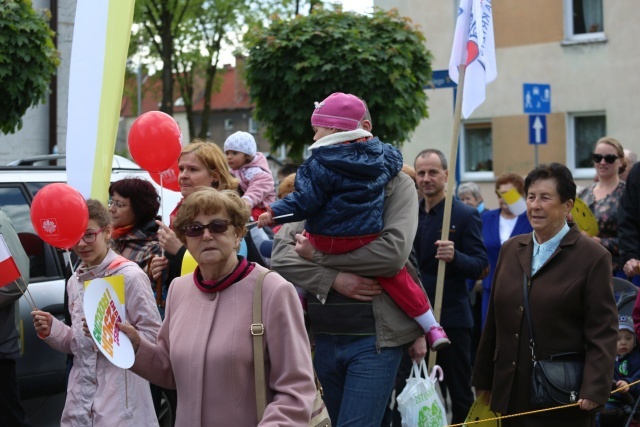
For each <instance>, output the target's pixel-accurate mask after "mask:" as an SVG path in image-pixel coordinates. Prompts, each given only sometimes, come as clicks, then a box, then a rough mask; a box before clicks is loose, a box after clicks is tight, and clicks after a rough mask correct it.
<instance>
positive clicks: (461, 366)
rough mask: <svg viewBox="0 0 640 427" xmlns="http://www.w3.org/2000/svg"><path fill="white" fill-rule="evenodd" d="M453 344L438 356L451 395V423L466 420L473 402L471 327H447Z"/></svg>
mask: <svg viewBox="0 0 640 427" xmlns="http://www.w3.org/2000/svg"><path fill="white" fill-rule="evenodd" d="M445 331H446V332H447V336H448V337H449V339H450V340H451V345H450V346H448V347H446V348H444V349H442V350H440V351H439V352H438V356H437V357H436V364H438V365H439V366H440V367H441V368H442V370H443V372H444V381H443V382H444V384H445V385H446V387H447V391H448V392H449V395H450V396H451V414H452V416H451V423H452V424H458V423H462V422H464V420H465V418H466V417H467V414H468V413H469V408H471V405H472V404H473V400H474V397H473V391H472V390H471V357H470V353H471V329H469V328H446V327H445Z"/></svg>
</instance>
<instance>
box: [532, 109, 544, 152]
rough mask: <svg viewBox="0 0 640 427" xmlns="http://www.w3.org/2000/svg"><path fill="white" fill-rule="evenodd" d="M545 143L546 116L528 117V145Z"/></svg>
mask: <svg viewBox="0 0 640 427" xmlns="http://www.w3.org/2000/svg"><path fill="white" fill-rule="evenodd" d="M546 143H547V116H543V115H534V116H529V144H531V145H543V144H546Z"/></svg>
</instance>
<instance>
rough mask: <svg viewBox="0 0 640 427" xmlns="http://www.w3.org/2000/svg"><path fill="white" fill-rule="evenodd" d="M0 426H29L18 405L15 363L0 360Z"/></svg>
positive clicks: (18, 396)
mask: <svg viewBox="0 0 640 427" xmlns="http://www.w3.org/2000/svg"><path fill="white" fill-rule="evenodd" d="M0 426H7V427H9V426H11V427H13V426H16V427H22V426H29V427H30V426H31V423H30V422H29V420H27V416H26V414H25V413H24V410H23V409H22V405H20V391H19V390H18V377H17V375H16V361H15V360H13V359H0Z"/></svg>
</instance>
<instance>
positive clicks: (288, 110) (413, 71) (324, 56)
mask: <svg viewBox="0 0 640 427" xmlns="http://www.w3.org/2000/svg"><path fill="white" fill-rule="evenodd" d="M245 40H246V41H247V46H248V48H249V58H248V60H247V64H246V78H247V84H248V86H249V88H250V93H251V98H252V100H253V102H255V103H256V112H255V115H256V119H257V120H259V121H260V123H261V124H262V125H264V126H265V129H266V132H265V135H266V137H267V138H268V139H269V140H270V142H271V145H272V147H273V148H275V147H277V146H279V145H281V144H284V145H286V146H287V147H288V148H289V155H290V156H291V157H293V158H299V156H300V155H301V153H302V149H303V146H304V144H308V143H310V142H311V137H312V132H311V125H310V117H311V113H312V112H313V103H314V101H321V100H323V99H324V98H326V97H327V96H328V95H329V94H331V93H332V92H346V93H352V94H354V95H357V96H359V97H361V98H362V99H364V100H365V101H366V102H367V104H368V106H369V109H370V112H371V116H372V119H373V126H374V133H375V134H376V135H378V136H379V137H380V138H381V139H382V140H383V141H385V142H390V143H393V144H396V145H400V144H401V143H402V142H404V141H406V140H407V139H408V137H409V134H410V133H411V132H412V131H413V130H414V129H415V128H416V126H417V125H418V124H419V122H420V120H421V119H423V118H425V117H427V116H428V115H427V105H426V99H427V98H426V94H425V92H424V89H423V87H424V85H425V84H426V82H427V81H429V79H430V76H431V54H430V53H429V52H428V51H427V49H426V47H425V38H424V36H423V34H422V33H421V32H420V31H418V30H417V29H416V28H415V27H414V26H413V25H412V23H411V21H410V20H409V19H408V18H403V17H401V16H399V15H398V13H397V11H396V10H392V11H389V12H384V11H375V12H373V13H372V14H371V15H359V14H356V13H352V12H342V11H340V10H339V9H338V10H336V11H328V10H323V9H314V11H313V13H312V14H311V15H309V16H298V17H296V18H295V19H293V20H275V21H274V22H273V23H272V24H271V25H270V26H269V27H268V28H257V29H254V30H253V31H250V32H249V33H248V34H247V36H246V37H245Z"/></svg>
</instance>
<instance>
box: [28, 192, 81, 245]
mask: <svg viewBox="0 0 640 427" xmlns="http://www.w3.org/2000/svg"><path fill="white" fill-rule="evenodd" d="M88 223H89V209H88V208H87V202H85V200H84V197H82V194H80V192H78V190H76V189H75V188H73V187H71V186H69V185H67V184H62V183H55V184H49V185H45V186H44V187H42V189H40V190H39V191H38V192H37V193H36V195H35V197H34V198H33V203H32V204H31V224H33V228H34V229H35V231H36V233H38V236H40V238H41V239H42V240H44V241H45V242H47V243H48V244H50V245H51V246H55V247H57V248H62V249H70V248H72V247H73V246H75V244H76V243H78V242H79V241H80V239H81V238H82V236H84V233H85V231H87V224H88Z"/></svg>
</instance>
